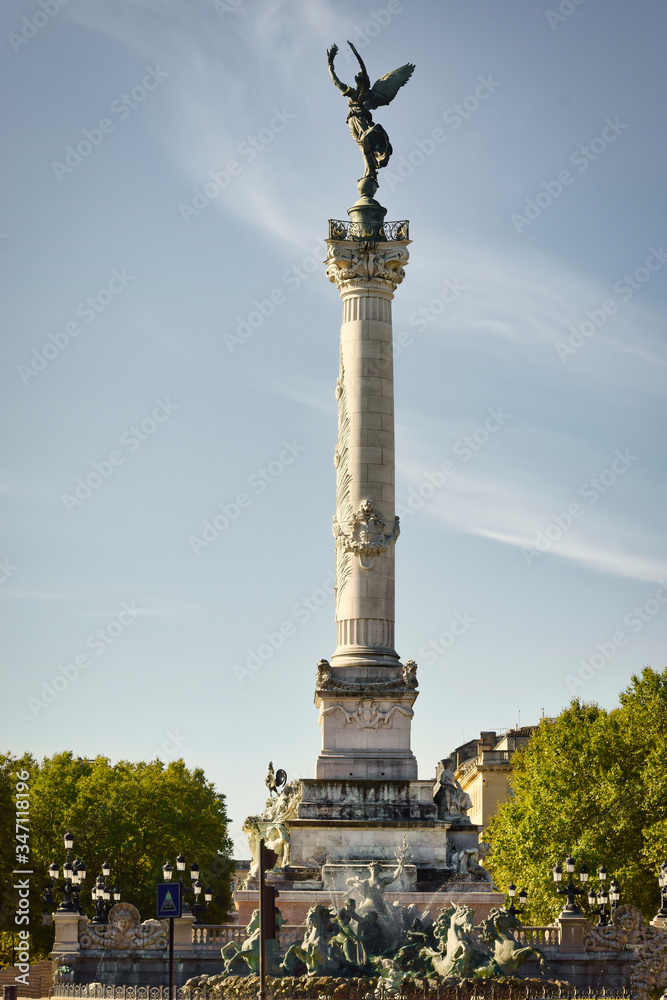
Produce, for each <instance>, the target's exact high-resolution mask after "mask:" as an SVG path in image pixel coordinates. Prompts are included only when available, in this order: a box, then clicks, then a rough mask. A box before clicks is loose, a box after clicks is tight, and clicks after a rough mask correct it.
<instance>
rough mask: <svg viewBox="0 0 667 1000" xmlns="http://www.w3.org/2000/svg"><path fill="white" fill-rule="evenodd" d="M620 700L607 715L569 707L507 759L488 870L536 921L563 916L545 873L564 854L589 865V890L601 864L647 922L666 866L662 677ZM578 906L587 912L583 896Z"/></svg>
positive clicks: (649, 677)
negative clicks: (522, 892) (520, 897)
mask: <svg viewBox="0 0 667 1000" xmlns="http://www.w3.org/2000/svg"><path fill="white" fill-rule="evenodd" d="M620 702H621V704H620V707H618V708H615V709H613V710H612V711H610V712H607V711H605V710H604V709H602V708H600V707H599V706H598V705H595V704H585V703H582V702H580V701H579V700H577V699H574V700H573V701H572V702H571V704H570V705H569V706H568V707H567V708H566V709H565V710H564V711H563V712H561V714H560V715H559V716H558V718H557V719H555V720H543V721H542V722H541V723H540V725H539V727H538V729H537V730H536V732H535V734H534V735H533V738H532V739H531V741H530V743H529V744H528V745H527V746H526V747H524V749H523V750H521V751H520V752H517V753H516V754H515V755H514V757H513V759H512V777H511V786H512V796H511V797H510V798H509V799H508V800H507V801H506V802H505V803H504V804H503V805H502V806H501V807H500V808H499V810H498V812H497V813H496V814H495V816H493V817H492V818H491V820H490V821H489V824H488V827H487V830H486V832H485V836H486V838H487V840H488V842H489V844H490V845H491V854H490V856H489V859H488V866H489V869H490V870H491V872H492V874H493V876H494V879H495V881H496V884H497V885H498V886H499V888H502V889H504V888H506V887H507V885H508V884H509V882H511V881H514V882H517V883H518V882H520V883H521V884H522V885H523V884H524V883H525V885H526V888H527V889H528V891H529V905H528V911H527V918H528V919H529V920H532V921H533V922H535V923H542V922H545V923H546V922H549V921H551V920H553V919H554V917H556V916H557V914H558V913H559V912H560V910H561V909H562V905H563V902H564V900H563V898H562V897H558V896H557V895H556V893H555V886H554V883H553V878H552V875H551V869H552V868H553V866H554V865H555V864H556V862H558V861H561V862H562V861H563V860H564V858H565V857H566V856H567V854H568V853H569V852H572V854H573V856H574V858H575V859H576V861H577V864H578V865H579V864H581V863H582V862H584V861H585V862H586V863H587V865H588V867H589V869H590V871H591V875H592V876H593V878H592V881H593V882H594V884H595V886H596V888H597V886H598V881H597V878H596V875H597V870H598V868H599V866H600V865H601V864H602V863H604V864H605V867H606V868H607V871H608V873H609V875H610V876H612V875H613V876H614V877H615V878H616V879H617V881H618V882H619V885H620V889H621V901H622V902H626V903H634V904H635V905H636V906H639V907H640V908H641V909H642V911H643V912H644V915H645V916H646V917H648V918H649V919H650V918H651V917H652V916H653V915H654V914H655V911H656V909H657V907H658V903H659V893H658V888H657V871H658V869H659V867H660V864H661V862H662V861H663V860H664V859H665V858H667V749H666V747H667V670H665V671H663V673H662V674H657V673H656V672H655V671H653V670H651V668H650V667H647V668H645V669H644V671H643V672H642V675H641V677H637V676H634V677H633V678H632V682H631V684H630V686H629V687H628V688H627V689H626V690H625V691H623V692H622V694H621V696H620ZM576 884H578V885H580V883H578V882H577V883H576ZM607 885H608V883H607ZM580 906H581V908H582V910H584V912H588V909H589V908H588V904H587V902H586V899H585V897H580Z"/></svg>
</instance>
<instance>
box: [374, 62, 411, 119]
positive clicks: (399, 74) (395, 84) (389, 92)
mask: <svg viewBox="0 0 667 1000" xmlns="http://www.w3.org/2000/svg"><path fill="white" fill-rule="evenodd" d="M414 69H415V67H414V64H413V63H406V64H405V66H399V68H398V69H394V70H392V71H391V73H386V74H385V76H381V77H380V79H379V80H377V82H376V83H374V84H373V87H372V89H371V93H370V98H369V99H368V101H367V107H368V110H369V111H372V110H373V108H379V107H381V106H382V105H383V104H391V102H392V101H393V100H394V98H395V97H396V94H397V93H398V92H399V90H400V89H401V87H402V86H403V85H404V84H405V83H407V82H408V80H409V79H410V77H411V76H412V74H413V73H414Z"/></svg>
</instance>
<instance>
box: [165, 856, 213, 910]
mask: <svg viewBox="0 0 667 1000" xmlns="http://www.w3.org/2000/svg"><path fill="white" fill-rule="evenodd" d="M185 866H186V860H185V855H184V854H183V852H182V851H181V853H180V854H179V855H178V857H177V858H176V870H177V871H178V881H179V882H180V883H181V899H182V900H183V911H182V912H183V916H189V915H190V914H191V913H192V912H193V911H192V909H191V907H190V906H189V905H188V903H187V902H186V899H185V894H186V892H191V893H194V895H195V899H196V897H197V896H198V894H199V893H198V892H197V890H196V889H195V882H197V881H198V879H199V872H200V868H199V865H198V864H197V862H196V861H193V862H192V864H191V865H190V879H191V880H192V886H189V885H185V884H184V882H183V872H184V871H185ZM173 873H174V868H173V865H170V864H169V862H168V861H167V863H166V864H164V865H163V866H162V875H163V877H164V880H165V882H170V881H171V877H172V875H173ZM207 891H208V890H207ZM199 892H201V883H200V884H199ZM211 898H213V897H212V896H211ZM207 902H208V900H207ZM195 905H196V903H195ZM201 909H204V907H201ZM197 922H198V921H197V920H196V918H195V923H197Z"/></svg>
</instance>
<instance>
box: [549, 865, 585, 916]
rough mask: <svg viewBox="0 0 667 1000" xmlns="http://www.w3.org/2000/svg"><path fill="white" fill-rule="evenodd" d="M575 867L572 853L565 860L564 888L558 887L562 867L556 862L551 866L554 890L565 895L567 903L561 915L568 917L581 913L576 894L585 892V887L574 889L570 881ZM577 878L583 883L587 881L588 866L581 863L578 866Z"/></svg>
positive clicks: (581, 894)
mask: <svg viewBox="0 0 667 1000" xmlns="http://www.w3.org/2000/svg"><path fill="white" fill-rule="evenodd" d="M575 868H576V862H575V860H574V858H573V857H572V855H571V854H570V855H568V857H567V858H566V860H565V871H566V872H567V875H568V883H567V885H566V886H565V888H564V889H561V888H560V882H561V881H562V878H563V869H562V867H561V865H560V864H557V865H555V866H554V868H553V872H552V874H553V878H554V882H555V883H556V886H558V888H557V889H556V892H557V893H558V895H559V896H567V903H566V904H565V906H564V907H563V912H562V913H561V916H568V917H578V916H580V915H581V910H580V909H579V907H578V906H577V896H583V895H584V894H585V893H586V889H576V888H575V886H574V882H573V881H572V876H573V875H574V870H575ZM579 880H580V882H581V883H582V884H583V885H585V884H586V882H588V866H587V865H586V864H583V865H581V866H580V868H579Z"/></svg>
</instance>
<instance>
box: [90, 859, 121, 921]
mask: <svg viewBox="0 0 667 1000" xmlns="http://www.w3.org/2000/svg"><path fill="white" fill-rule="evenodd" d="M110 875H111V865H110V864H109V862H108V861H105V862H104V863H103V864H102V871H101V873H100V874H99V875H98V876H97V879H96V880H95V885H94V886H93V888H92V890H91V896H92V897H93V902H94V903H95V916H94V917H93V919H92V921H91V923H93V924H108V923H109V910H110V909H111V905H112V904H111V897H112V896H113V899H114V902H115V903H117V902H118V900H119V899H120V889H119V888H118V883H116V885H115V886H114V887H113V889H110V888H109V883H108V881H107V880H108V878H109V876H110Z"/></svg>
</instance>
